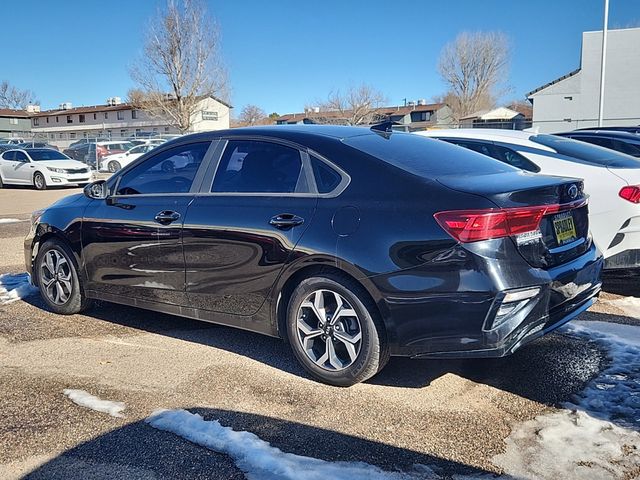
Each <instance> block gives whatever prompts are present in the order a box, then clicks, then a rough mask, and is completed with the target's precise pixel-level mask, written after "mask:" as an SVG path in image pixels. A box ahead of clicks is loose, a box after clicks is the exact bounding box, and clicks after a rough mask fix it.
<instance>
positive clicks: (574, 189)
mask: <svg viewBox="0 0 640 480" xmlns="http://www.w3.org/2000/svg"><path fill="white" fill-rule="evenodd" d="M567 193H568V194H569V198H570V199H571V200H573V199H574V198H576V197H577V196H578V187H577V186H576V185H575V184H574V185H571V186H570V187H569V190H567Z"/></svg>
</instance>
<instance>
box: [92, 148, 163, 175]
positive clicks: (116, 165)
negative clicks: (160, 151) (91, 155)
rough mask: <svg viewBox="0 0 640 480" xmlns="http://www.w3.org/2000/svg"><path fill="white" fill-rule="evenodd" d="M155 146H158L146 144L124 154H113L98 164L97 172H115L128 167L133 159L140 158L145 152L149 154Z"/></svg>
mask: <svg viewBox="0 0 640 480" xmlns="http://www.w3.org/2000/svg"><path fill="white" fill-rule="evenodd" d="M157 146H158V145H157V144H155V143H146V144H142V145H137V146H135V147H133V148H132V149H130V150H128V151H126V152H124V153H115V154H113V155H109V156H107V157H104V158H103V159H102V161H101V162H100V168H99V170H100V171H101V172H111V173H114V172H117V171H118V170H120V169H121V168H122V167H125V166H127V165H129V164H130V163H131V162H133V161H134V160H135V159H137V158H139V157H141V156H142V155H144V154H145V153H147V152H150V151H151V150H153V149H154V148H156V147H157Z"/></svg>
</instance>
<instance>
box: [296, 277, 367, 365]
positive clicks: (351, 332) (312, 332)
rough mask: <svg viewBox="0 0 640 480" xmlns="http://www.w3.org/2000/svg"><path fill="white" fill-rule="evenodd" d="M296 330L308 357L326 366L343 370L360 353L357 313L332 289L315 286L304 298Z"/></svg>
mask: <svg viewBox="0 0 640 480" xmlns="http://www.w3.org/2000/svg"><path fill="white" fill-rule="evenodd" d="M296 332H297V334H298V335H297V336H298V341H299V342H300V345H301V346H302V349H303V351H304V352H305V354H306V355H307V357H308V358H309V359H310V360H311V361H312V362H313V363H315V364H316V365H317V366H319V367H320V368H323V369H325V370H329V371H340V370H344V369H345V368H347V367H349V366H350V365H352V364H353V362H355V360H356V359H357V358H358V354H359V353H360V347H361V344H362V326H361V324H360V319H359V318H358V314H357V313H356V311H355V309H354V308H353V307H352V306H351V304H349V302H348V301H347V300H346V299H345V298H344V297H343V296H342V295H340V294H339V293H337V292H335V291H333V290H326V289H322V290H316V291H314V292H313V293H311V294H310V295H308V296H307V297H306V298H305V300H304V301H303V302H302V303H301V305H300V308H299V309H298V313H297V316H296Z"/></svg>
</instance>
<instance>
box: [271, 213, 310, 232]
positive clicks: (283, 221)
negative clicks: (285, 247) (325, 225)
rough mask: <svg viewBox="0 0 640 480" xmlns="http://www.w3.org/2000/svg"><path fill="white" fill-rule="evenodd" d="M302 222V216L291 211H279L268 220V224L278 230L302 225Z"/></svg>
mask: <svg viewBox="0 0 640 480" xmlns="http://www.w3.org/2000/svg"><path fill="white" fill-rule="evenodd" d="M303 223H304V218H301V217H299V216H297V215H294V214H292V213H281V214H280V215H276V216H275V217H271V220H269V224H270V225H273V226H274V227H276V228H279V229H280V230H287V229H289V228H293V227H297V226H298V225H302V224H303Z"/></svg>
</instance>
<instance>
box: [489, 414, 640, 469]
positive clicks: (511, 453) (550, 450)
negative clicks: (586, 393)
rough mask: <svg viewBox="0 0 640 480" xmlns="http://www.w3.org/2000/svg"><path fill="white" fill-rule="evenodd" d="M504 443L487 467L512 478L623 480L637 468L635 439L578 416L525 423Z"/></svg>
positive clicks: (638, 441)
mask: <svg viewBox="0 0 640 480" xmlns="http://www.w3.org/2000/svg"><path fill="white" fill-rule="evenodd" d="M505 443H506V444H507V449H506V451H505V453H503V454H501V455H498V456H496V457H494V458H493V459H492V461H493V463H494V464H495V465H497V466H499V467H501V468H503V469H504V470H505V472H506V473H508V474H509V475H513V476H514V477H516V478H526V479H562V480H583V479H586V478H589V479H614V478H626V477H625V474H630V475H632V473H631V472H633V471H634V469H635V468H637V466H638V465H640V434H638V433H637V432H633V431H631V430H627V429H624V428H621V427H618V426H616V425H613V424H611V423H609V422H605V421H603V420H599V419H596V418H593V417H590V416H589V415H587V414H586V413H584V412H579V411H578V412H576V411H573V412H572V411H567V410H562V411H560V412H556V413H551V414H548V415H542V416H539V417H537V418H535V419H533V420H529V421H528V422H524V423H522V424H520V425H518V427H517V428H516V429H515V430H514V431H512V432H511V434H510V435H509V437H508V438H507V439H506V440H505Z"/></svg>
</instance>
